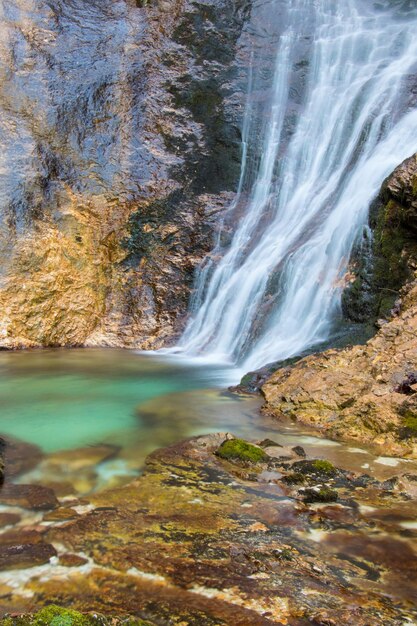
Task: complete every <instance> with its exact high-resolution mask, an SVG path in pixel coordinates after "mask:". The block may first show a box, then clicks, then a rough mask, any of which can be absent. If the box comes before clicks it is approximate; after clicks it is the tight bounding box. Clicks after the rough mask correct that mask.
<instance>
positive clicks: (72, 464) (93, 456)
mask: <svg viewBox="0 0 417 626" xmlns="http://www.w3.org/2000/svg"><path fill="white" fill-rule="evenodd" d="M119 451H120V446H113V445H104V444H102V445H95V446H86V447H84V448H77V449H75V450H60V451H58V452H53V453H52V454H48V456H47V457H46V459H45V461H44V463H43V464H42V470H43V471H45V472H53V473H55V475H57V474H58V476H59V475H60V474H61V473H62V474H64V475H65V473H76V472H80V471H83V470H85V469H87V468H91V467H93V468H94V467H95V466H96V465H98V464H99V463H102V462H103V461H107V460H109V459H112V458H113V457H115V456H116V455H117V453H118V452H119Z"/></svg>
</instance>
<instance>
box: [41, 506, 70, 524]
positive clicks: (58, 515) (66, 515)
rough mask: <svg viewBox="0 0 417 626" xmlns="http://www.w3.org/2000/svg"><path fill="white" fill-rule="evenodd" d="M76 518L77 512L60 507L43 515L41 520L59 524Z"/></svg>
mask: <svg viewBox="0 0 417 626" xmlns="http://www.w3.org/2000/svg"><path fill="white" fill-rule="evenodd" d="M76 517H78V513H77V511H75V510H74V509H71V508H64V507H62V508H58V509H55V510H53V511H50V513H47V514H46V515H44V517H43V519H44V520H45V521H46V522H60V521H65V520H70V519H75V518H76Z"/></svg>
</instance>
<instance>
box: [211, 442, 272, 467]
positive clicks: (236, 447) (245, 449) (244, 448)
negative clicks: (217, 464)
mask: <svg viewBox="0 0 417 626" xmlns="http://www.w3.org/2000/svg"><path fill="white" fill-rule="evenodd" d="M216 455H217V456H218V457H220V458H221V459H226V460H227V461H245V462H247V463H263V462H266V461H267V460H268V459H269V457H268V455H267V454H266V453H265V452H264V451H263V450H262V449H261V448H258V447H257V446H254V445H253V444H251V443H248V442H247V441H244V440H243V439H228V440H227V441H224V442H223V443H222V445H221V446H220V448H218V450H217V451H216Z"/></svg>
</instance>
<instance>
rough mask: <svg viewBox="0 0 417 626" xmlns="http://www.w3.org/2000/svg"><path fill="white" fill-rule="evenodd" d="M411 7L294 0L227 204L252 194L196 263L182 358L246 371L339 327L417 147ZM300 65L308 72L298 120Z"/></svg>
mask: <svg viewBox="0 0 417 626" xmlns="http://www.w3.org/2000/svg"><path fill="white" fill-rule="evenodd" d="M371 5H373V6H371ZM406 5H407V6H408V7H409V3H406V2H403V3H401V2H397V3H394V2H388V1H383V0H382V1H381V2H378V3H365V2H362V1H360V0H314V1H313V2H312V1H311V0H287V2H286V3H285V6H286V7H287V8H286V15H285V18H283V24H284V26H283V30H282V32H281V34H280V37H279V41H278V46H277V50H276V57H275V61H274V71H273V80H272V84H271V89H270V93H271V97H270V99H269V103H268V106H267V110H266V111H265V112H264V116H263V117H264V121H263V123H262V124H261V128H260V129H259V120H256V119H254V116H255V114H256V110H257V109H256V107H253V106H252V99H251V91H252V89H253V87H252V83H256V72H259V71H260V70H259V68H256V67H255V66H254V62H253V61H252V63H251V72H250V73H254V74H255V75H254V77H252V79H251V80H250V81H249V82H250V85H249V90H248V103H247V106H246V114H245V119H244V125H243V147H244V149H243V151H242V152H243V158H242V172H241V179H240V183H239V190H238V195H237V200H236V201H235V203H234V205H233V206H232V207H231V208H230V212H233V211H234V210H235V206H236V202H239V203H240V204H242V203H243V204H244V211H243V217H240V219H238V220H237V224H236V226H235V228H234V233H233V236H232V239H231V241H230V244H229V245H228V246H227V247H226V249H223V248H222V247H221V244H220V239H219V241H218V242H217V245H216V249H215V254H213V255H211V257H210V258H209V259H208V260H207V261H206V263H205V264H203V267H202V269H201V271H200V272H199V275H198V277H197V283H196V295H195V297H194V299H193V302H192V305H191V316H190V321H189V323H188V325H187V327H186V329H185V332H184V334H183V336H182V338H181V340H180V343H179V346H178V348H179V349H180V350H181V351H182V352H184V353H185V354H186V355H188V356H192V355H204V356H209V357H211V358H214V359H216V358H217V359H219V360H227V361H229V362H232V363H238V364H239V365H241V366H242V367H243V368H245V369H246V370H249V369H254V368H257V367H260V366H262V365H264V364H266V363H268V362H272V361H276V360H279V359H284V358H287V357H290V356H293V355H297V354H300V353H301V352H303V351H304V350H306V349H307V348H309V347H312V346H314V345H316V344H318V343H319V342H322V341H324V340H326V339H327V338H328V337H329V335H330V334H331V332H332V328H333V326H334V320H335V319H336V318H337V316H338V315H340V301H341V292H342V289H343V284H344V277H345V275H346V271H347V265H348V261H349V256H350V253H351V250H352V246H353V244H354V242H355V240H356V239H357V237H358V236H359V234H360V232H361V230H362V229H363V228H364V226H365V224H366V222H367V214H368V209H369V205H370V202H371V201H372V200H373V199H374V197H375V196H376V194H377V193H378V190H379V188H380V185H381V183H382V182H383V180H384V178H385V177H386V176H387V175H388V174H389V173H390V172H391V171H392V170H393V169H394V168H395V167H396V166H397V165H398V164H399V163H401V162H402V161H403V160H404V159H405V158H406V157H408V156H410V155H411V154H413V153H414V152H416V151H417V109H416V107H415V103H413V102H411V101H407V98H408V96H409V94H408V93H407V88H406V79H407V78H409V77H411V76H412V72H413V70H414V72H415V71H416V69H417V38H416V37H415V32H416V28H417V11H416V9H414V8H411V9H410V8H408V10H407V7H406ZM300 42H301V43H302V46H301V47H302V48H303V50H302V51H301V52H302V54H303V56H302V57H301V58H300V54H301V52H300ZM299 67H304V68H305V69H304V74H305V76H304V80H303V85H302V87H301V88H300V92H301V95H300V102H299V108H298V110H297V112H296V116H295V121H294V110H293V106H292V105H291V81H293V80H294V79H293V77H294V74H295V73H296V72H297V71H298V68H299ZM248 154H252V159H249V157H248ZM249 161H251V163H250V164H249ZM249 167H251V168H252V171H251V172H249V171H248V168H249ZM218 256H221V258H220V260H217V261H216V262H214V260H213V259H214V258H217V257H218Z"/></svg>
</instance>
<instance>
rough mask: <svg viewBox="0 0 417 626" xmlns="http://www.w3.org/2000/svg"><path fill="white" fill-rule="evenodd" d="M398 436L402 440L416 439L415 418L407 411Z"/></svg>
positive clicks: (416, 422)
mask: <svg viewBox="0 0 417 626" xmlns="http://www.w3.org/2000/svg"><path fill="white" fill-rule="evenodd" d="M400 436H401V437H402V438H403V439H408V438H409V437H417V417H416V416H415V414H414V413H413V411H407V412H406V414H405V417H404V420H403V423H402V428H401V429H400Z"/></svg>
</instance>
